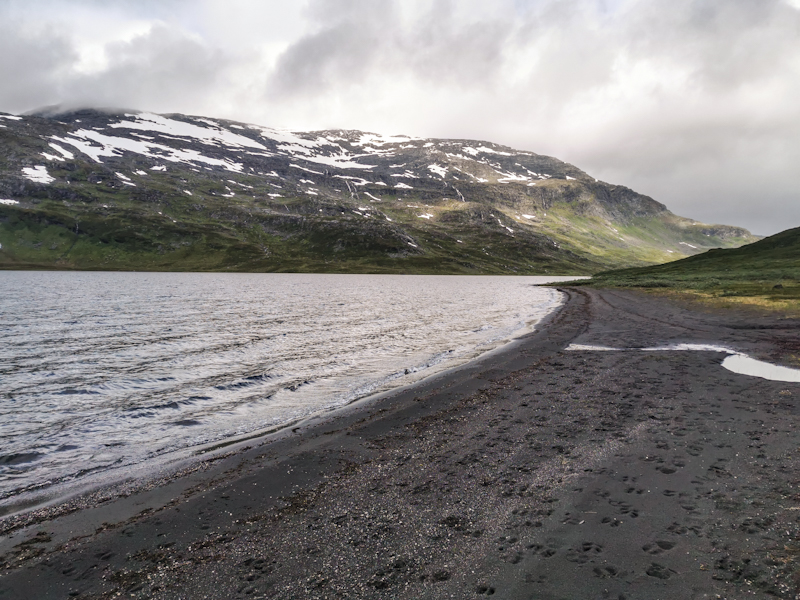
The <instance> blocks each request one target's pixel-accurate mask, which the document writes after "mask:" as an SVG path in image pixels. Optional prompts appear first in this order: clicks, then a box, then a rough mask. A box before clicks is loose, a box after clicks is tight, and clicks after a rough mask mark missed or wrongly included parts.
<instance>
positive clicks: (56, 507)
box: [0, 292, 565, 555]
mask: <svg viewBox="0 0 800 600" xmlns="http://www.w3.org/2000/svg"><path fill="white" fill-rule="evenodd" d="M557 293H559V294H561V296H562V298H560V299H559V300H558V303H557V304H556V305H555V306H554V308H553V309H551V310H550V312H548V313H547V314H546V315H545V316H544V317H542V318H541V319H539V320H538V321H537V322H536V323H534V324H533V325H530V324H528V325H526V326H524V327H521V328H520V329H519V330H517V331H515V332H514V334H513V336H512V337H509V338H507V339H505V340H504V341H500V342H499V345H495V346H494V347H492V348H490V349H488V350H482V351H479V353H478V354H477V355H475V356H473V357H471V358H459V359H458V360H455V361H453V360H451V361H450V362H455V364H452V365H450V366H446V367H445V368H443V369H441V368H437V367H438V364H437V363H434V364H433V365H431V366H430V367H429V368H428V369H425V370H423V371H422V372H420V374H422V375H423V376H422V377H420V378H419V379H412V380H411V381H409V382H407V383H404V384H402V385H400V386H396V387H389V388H388V389H387V388H386V385H387V384H388V382H383V383H382V384H379V385H377V386H376V389H377V390H378V391H371V392H368V393H367V394H366V395H364V396H361V397H356V398H354V399H352V400H348V401H347V402H345V403H343V404H338V405H332V406H327V407H323V408H319V409H316V410H314V411H313V412H311V413H309V414H306V415H302V416H299V417H296V418H293V419H290V420H288V421H283V422H280V423H276V424H273V425H270V426H268V427H265V428H263V429H260V430H254V431H251V432H248V433H243V434H239V435H238V436H232V437H231V438H225V439H221V440H216V441H212V442H207V443H204V444H201V445H198V446H193V447H187V448H182V449H180V450H175V451H172V452H171V453H169V454H168V455H166V456H165V457H154V458H156V459H158V460H159V465H158V466H157V467H155V469H153V468H151V467H146V466H143V465H142V464H133V465H129V466H128V467H123V468H128V469H134V470H135V471H136V472H137V476H135V477H131V476H122V475H116V476H113V477H109V473H105V472H101V473H99V474H98V478H97V479H93V478H91V477H89V478H87V480H85V481H81V483H80V485H76V486H74V487H70V488H67V489H64V490H63V491H58V490H59V486H58V485H56V486H54V487H53V488H46V489H44V490H42V493H40V494H39V495H30V496H26V495H23V497H22V498H21V500H18V501H16V502H11V503H8V504H5V505H0V555H2V553H3V552H4V550H5V549H6V547H7V544H6V543H4V540H3V536H5V534H6V533H8V532H9V531H14V530H16V529H18V528H20V526H21V525H20V524H19V523H29V522H31V523H32V522H35V521H39V520H43V519H47V520H49V519H51V518H54V517H57V516H59V515H61V514H63V513H67V512H73V511H74V510H76V509H78V508H81V507H85V506H92V505H94V504H96V503H97V502H98V500H99V501H102V502H104V503H105V502H108V501H109V499H112V500H113V498H114V497H115V496H120V495H126V496H127V495H130V494H135V493H137V492H139V491H140V490H141V489H145V488H148V487H151V486H152V485H162V484H163V483H164V482H165V481H169V480H171V479H176V478H179V477H180V476H181V473H184V472H186V471H187V470H188V471H192V470H195V469H197V468H198V467H199V468H202V467H201V466H199V465H198V463H199V462H201V461H203V460H211V461H214V460H217V459H218V457H219V455H220V454H221V453H225V454H228V453H230V452H234V453H235V452H239V451H240V450H241V449H242V448H244V447H246V446H247V447H249V446H250V445H252V444H258V445H263V444H267V443H270V442H271V441H273V440H274V439H277V438H278V437H280V436H281V435H283V434H284V433H285V431H286V430H289V429H294V428H300V427H307V426H310V425H313V424H318V423H322V422H324V421H325V420H326V419H328V418H335V417H336V416H337V415H340V414H346V413H347V411H349V410H351V409H352V408H354V407H357V406H359V405H361V404H364V403H365V404H369V403H373V402H379V401H381V400H382V399H384V398H386V397H389V396H392V395H395V394H400V393H403V392H407V391H409V390H412V389H413V388H415V387H417V386H420V385H423V384H426V383H428V382H431V381H434V380H436V379H437V378H439V377H447V376H452V375H454V374H455V373H456V372H458V371H459V370H461V369H464V368H471V367H470V365H472V364H473V363H478V362H480V361H482V360H485V359H487V358H489V357H491V356H492V355H493V354H495V353H503V352H507V351H511V350H512V349H513V348H514V347H515V345H516V344H517V343H519V342H520V340H523V339H524V338H526V337H527V336H529V335H531V334H533V333H535V332H536V331H538V330H540V329H542V328H543V327H546V326H547V324H548V323H549V322H550V320H551V319H552V318H553V317H554V315H556V314H557V313H558V312H559V311H560V310H561V309H562V308H563V306H564V303H565V298H564V294H563V293H562V292H557ZM520 332H521V333H520ZM496 343H497V341H496V340H492V341H490V342H486V343H484V344H483V345H489V344H496ZM479 347H480V346H478V347H476V349H475V350H478V348H479ZM434 358H435V357H434ZM427 371H432V372H429V373H427V374H424V373H425V372H427ZM415 372H416V371H415ZM206 455H207V456H206ZM200 457H202V458H200ZM110 473H111V474H113V471H111V472H110ZM34 493H35V492H34ZM32 513H33V514H37V513H38V514H41V516H38V514H37V516H36V517H34V519H30V518H29V516H28V515H29V514H32ZM9 523H11V525H10V526H9ZM23 526H27V525H23Z"/></svg>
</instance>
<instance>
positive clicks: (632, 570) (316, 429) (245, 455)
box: [0, 289, 800, 598]
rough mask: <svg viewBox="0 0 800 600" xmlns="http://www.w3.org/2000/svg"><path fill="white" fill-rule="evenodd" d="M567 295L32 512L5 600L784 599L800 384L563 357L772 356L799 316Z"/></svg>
mask: <svg viewBox="0 0 800 600" xmlns="http://www.w3.org/2000/svg"><path fill="white" fill-rule="evenodd" d="M565 292H566V293H567V294H568V296H569V299H568V301H567V302H566V304H565V305H564V306H563V307H562V308H561V309H560V310H558V311H557V312H556V313H554V314H551V316H550V318H549V319H548V323H547V324H544V323H542V324H540V327H538V328H537V331H535V332H533V333H531V334H528V335H527V336H524V337H522V338H519V339H518V340H516V341H515V342H514V343H513V344H512V347H507V348H504V349H503V350H502V351H499V352H495V353H492V354H491V355H489V356H485V357H483V358H481V359H479V360H477V361H474V362H472V363H469V364H468V365H464V366H462V367H460V368H458V369H456V370H454V371H453V372H447V373H444V374H440V375H439V376H437V377H433V378H431V380H429V381H428V380H426V381H423V382H420V383H419V384H417V385H415V386H413V387H411V388H408V389H402V390H395V391H393V392H390V393H384V394H381V395H379V396H378V397H374V398H372V399H371V400H370V401H369V402H366V401H360V402H356V403H354V404H352V405H350V406H348V407H346V408H347V409H346V410H341V411H335V412H334V413H329V414H327V415H325V416H324V418H320V419H317V420H314V419H311V420H309V421H308V422H304V423H300V424H297V425H295V426H294V427H292V428H290V429H285V430H282V431H280V432H276V433H275V434H272V435H271V436H270V438H269V439H268V440H263V443H259V444H256V443H252V444H250V445H249V447H248V444H247V443H246V444H245V446H244V447H242V448H239V449H237V450H236V451H230V452H225V453H222V454H220V455H219V456H215V457H213V459H211V460H208V461H204V462H202V463H200V464H198V465H196V466H195V467H194V468H192V469H190V470H189V471H188V472H186V473H184V474H182V476H180V477H177V478H172V479H169V480H167V481H163V482H160V483H161V485H154V486H153V487H152V488H150V489H146V490H142V491H139V492H137V493H134V494H132V495H130V496H127V497H121V498H116V499H114V500H111V501H108V502H105V503H100V504H99V505H97V506H93V507H83V508H77V507H76V510H75V511H74V512H72V513H70V514H65V515H62V516H60V517H58V518H55V519H53V520H49V517H48V515H46V514H45V513H42V514H41V515H40V517H41V519H40V520H39V521H32V522H31V523H30V525H29V527H28V528H27V529H22V530H18V531H15V532H13V533H12V535H13V538H9V537H6V538H5V539H4V542H3V547H2V550H0V553H2V554H3V564H4V570H5V574H4V576H3V581H2V583H0V598H3V597H14V598H59V597H64V595H65V594H66V593H67V592H70V591H74V592H76V593H78V594H80V595H86V596H90V597H99V598H105V597H111V596H113V595H114V594H116V593H117V592H121V593H125V594H128V595H130V596H133V597H154V598H203V597H210V598H211V597H221V596H226V597H232V598H233V597H239V596H241V597H276V598H326V597H327V598H334V597H358V598H362V597H363V598H385V597H394V596H398V597H415V598H440V597H449V596H451V595H453V596H455V597H482V596H485V595H487V594H489V593H490V591H491V592H492V594H496V596H495V597H500V598H529V597H531V596H532V595H534V597H541V598H565V597H595V596H598V597H599V595H601V594H603V593H607V594H610V595H609V596H608V597H612V598H617V597H618V596H619V595H620V594H621V595H623V596H626V597H636V598H640V597H645V598H659V597H662V598H663V597H675V598H683V597H687V598H689V597H692V598H694V597H698V598H700V597H704V596H705V595H710V596H711V597H713V595H714V594H721V595H722V596H723V597H728V598H738V597H745V596H747V595H748V594H749V593H750V592H751V591H752V590H753V589H755V590H758V591H759V593H769V594H772V595H773V596H777V597H786V598H789V597H793V596H792V595H791V594H794V593H795V592H796V590H795V588H794V586H795V585H796V584H794V583H792V582H793V579H792V577H793V574H794V573H795V572H798V573H800V561H798V559H796V558H794V557H795V556H796V555H800V524H799V523H798V521H797V520H796V519H795V516H796V514H797V513H795V512H792V511H791V510H787V508H786V507H787V506H788V507H789V508H791V507H792V506H794V504H797V503H798V502H800V494H799V493H798V492H800V490H796V489H795V488H794V487H793V486H794V485H800V481H798V482H794V480H793V479H791V474H792V473H798V472H800V457H798V456H797V452H796V448H798V447H800V402H798V401H796V400H795V399H796V398H798V397H799V396H800V385H798V384H791V383H781V382H771V381H766V380H760V379H757V378H752V377H748V376H745V375H737V374H734V373H730V372H728V371H726V370H724V369H722V368H721V366H720V363H721V358H720V357H719V356H718V355H717V354H716V353H712V352H692V353H663V354H662V353H630V352H613V351H612V352H603V353H598V352H581V351H570V352H564V351H563V350H564V349H565V348H566V347H567V346H568V345H569V344H570V343H577V344H585V345H587V346H589V345H598V346H611V347H617V346H619V347H622V346H628V347H632V346H639V347H647V346H655V345H659V344H665V343H709V344H715V343H716V344H725V345H729V346H732V347H735V348H738V349H739V350H741V351H747V352H748V353H749V354H752V355H754V356H770V355H775V354H779V353H785V351H786V349H787V348H789V349H791V348H793V347H794V346H796V345H799V344H798V340H797V339H796V331H797V323H796V321H794V320H783V319H780V318H778V317H765V316H758V317H754V316H753V314H752V313H743V312H734V311H725V312H718V313H711V312H708V313H705V312H704V313H701V312H698V311H696V310H692V309H689V308H686V307H685V306H682V305H680V304H677V303H675V302H670V301H668V300H664V299H660V298H654V297H648V296H645V295H642V294H635V293H630V292H617V291H609V290H576V289H565ZM793 544H797V548H798V552H797V554H792V552H793V551H789V550H786V549H785V548H794V547H795V546H793ZM454 557H458V560H454ZM745 559H747V562H744V561H745ZM796 561H798V562H796ZM248 592H249V593H248Z"/></svg>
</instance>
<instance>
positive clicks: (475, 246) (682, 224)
mask: <svg viewBox="0 0 800 600" xmlns="http://www.w3.org/2000/svg"><path fill="white" fill-rule="evenodd" d="M755 239H757V238H756V237H754V236H752V235H750V234H749V232H747V231H746V230H744V229H741V228H738V227H730V226H725V225H705V224H702V223H698V222H696V221H692V220H690V219H685V218H683V217H679V216H676V215H674V214H672V213H671V212H669V210H667V208H666V207H665V206H664V205H663V204H660V203H658V202H656V201H655V200H653V199H652V198H649V197H647V196H643V195H641V194H637V193H636V192H634V191H633V190H630V189H628V188H626V187H623V186H618V185H611V184H608V183H604V182H601V181H598V180H597V179H595V178H593V177H591V176H589V175H587V174H586V173H584V172H583V171H581V170H580V169H578V168H576V167H574V166H572V165H570V164H567V163H565V162H562V161H560V160H557V159H555V158H552V157H549V156H542V155H538V154H534V153H532V152H524V151H519V150H513V149H511V148H507V147H504V146H500V145H497V144H493V143H490V142H479V141H471V140H443V139H421V138H412V137H407V136H384V135H378V134H372V133H364V132H360V131H343V130H332V131H315V132H303V133H298V132H288V131H280V130H276V129H270V128H268V127H262V126H258V125H249V124H244V123H236V122H232V121H225V120H220V119H208V118H202V117H191V116H185V115H156V114H151V113H142V112H124V111H100V110H75V111H69V112H59V111H58V110H55V109H48V110H47V111H43V112H41V113H34V114H30V115H25V116H21V117H19V116H13V115H2V114H0V243H1V244H2V247H0V268H72V269H137V270H237V271H303V272H377V273H380V272H385V273H517V274H543V273H550V274H554V273H570V274H579V273H592V272H596V271H599V270H602V269H608V268H615V267H626V266H639V265H647V264H654V263H660V262H665V261H668V260H673V259H677V258H682V257H685V256H688V255H692V254H696V253H698V252H702V251H704V250H706V249H709V248H715V247H735V246H739V245H741V244H743V243H747V242H752V241H754V240H755Z"/></svg>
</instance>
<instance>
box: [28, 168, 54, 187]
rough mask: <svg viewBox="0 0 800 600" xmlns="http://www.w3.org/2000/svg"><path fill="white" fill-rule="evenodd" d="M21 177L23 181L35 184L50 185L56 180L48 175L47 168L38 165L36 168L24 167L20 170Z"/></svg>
mask: <svg viewBox="0 0 800 600" xmlns="http://www.w3.org/2000/svg"><path fill="white" fill-rule="evenodd" d="M22 175H23V177H25V179H29V180H31V181H34V182H36V183H52V182H53V181H55V180H56V178H55V177H52V176H51V175H50V173H48V172H47V167H45V166H44V165H38V166H36V167H25V168H23V169H22Z"/></svg>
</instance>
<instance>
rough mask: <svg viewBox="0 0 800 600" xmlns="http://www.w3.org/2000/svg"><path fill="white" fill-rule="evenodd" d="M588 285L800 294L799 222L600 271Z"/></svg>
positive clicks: (783, 295)
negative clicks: (737, 242) (723, 244)
mask: <svg viewBox="0 0 800 600" xmlns="http://www.w3.org/2000/svg"><path fill="white" fill-rule="evenodd" d="M586 283H587V284H588V285H599V286H617V287H640V288H662V287H667V288H679V289H680V288H683V289H695V290H709V291H710V290H717V291H718V292H720V293H721V294H722V295H726V296H737V295H739V296H751V295H768V296H770V297H773V298H775V299H789V298H797V297H800V227H798V228H794V229H788V230H786V231H783V232H781V233H778V234H775V235H772V236H770V237H766V238H764V239H762V240H759V241H757V242H754V243H752V244H747V245H745V246H741V247H740V248H732V249H716V250H709V251H708V252H704V253H703V254H697V255H695V256H690V257H688V258H684V259H683V260H677V261H675V262H670V263H667V264H663V265H657V266H651V267H643V268H635V269H620V270H614V271H607V272H603V273H598V274H597V275H595V276H594V277H592V279H591V280H589V281H587V282H586Z"/></svg>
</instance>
